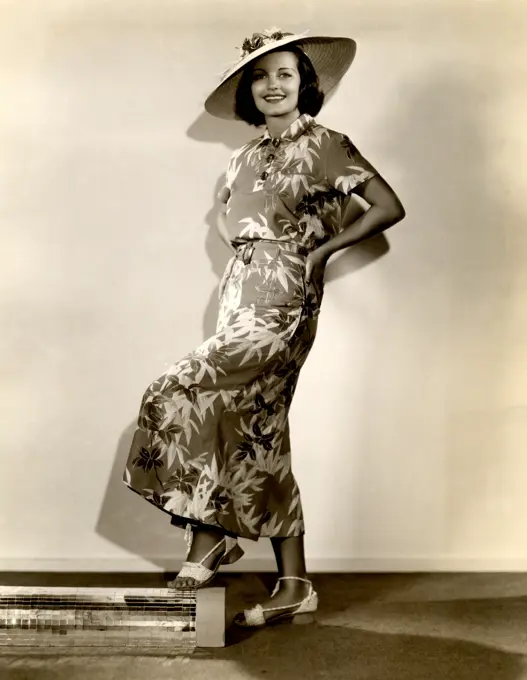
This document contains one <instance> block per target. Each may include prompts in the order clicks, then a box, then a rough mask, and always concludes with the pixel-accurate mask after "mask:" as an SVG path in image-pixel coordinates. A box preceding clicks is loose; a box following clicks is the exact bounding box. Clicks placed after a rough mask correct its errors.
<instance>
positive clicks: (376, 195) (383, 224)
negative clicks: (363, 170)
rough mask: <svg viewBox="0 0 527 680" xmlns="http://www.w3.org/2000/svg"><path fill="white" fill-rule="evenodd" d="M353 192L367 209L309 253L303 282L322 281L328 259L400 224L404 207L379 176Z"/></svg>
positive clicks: (360, 185) (403, 214)
mask: <svg viewBox="0 0 527 680" xmlns="http://www.w3.org/2000/svg"><path fill="white" fill-rule="evenodd" d="M354 193H356V194H358V195H359V196H360V197H361V198H363V199H364V200H365V201H366V203H369V205H370V207H369V208H368V210H366V212H365V213H363V214H362V215H361V216H360V217H358V218H357V219H355V220H354V221H353V222H351V224H348V225H346V226H345V227H344V229H343V230H342V231H341V232H340V233H339V234H337V236H334V237H333V238H332V239H330V240H329V241H326V243H324V244H322V245H321V246H319V247H318V248H317V249H316V250H314V251H313V252H312V253H310V254H309V256H308V259H307V262H306V281H307V282H309V281H310V280H311V279H313V280H315V281H323V279H324V270H325V268H326V264H327V261H328V260H329V258H330V257H331V256H332V255H333V254H334V253H336V252H337V251H339V250H342V249H343V248H348V247H349V246H353V245H355V244H356V243H359V241H364V240H365V239H367V238H370V237H371V236H374V235H375V234H380V233H381V232H383V231H385V230H386V229H388V228H389V227H391V226H393V225H394V224H397V222H400V221H401V220H402V219H403V218H404V216H405V215H406V213H405V210H404V207H403V205H402V203H401V201H400V200H399V198H398V196H397V195H396V193H395V192H394V190H393V189H392V188H391V187H390V185H389V184H388V183H387V182H386V181H385V180H384V179H383V178H382V177H380V176H379V175H375V176H374V177H372V178H371V179H369V180H367V181H366V182H364V183H362V184H359V185H358V186H357V187H355V189H354Z"/></svg>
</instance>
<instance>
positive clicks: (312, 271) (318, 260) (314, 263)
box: [306, 249, 328, 290]
mask: <svg viewBox="0 0 527 680" xmlns="http://www.w3.org/2000/svg"><path fill="white" fill-rule="evenodd" d="M327 262H328V257H327V255H325V254H324V253H322V252H321V251H320V249H318V250H313V251H312V252H311V253H309V255H308V256H307V258H306V284H307V285H309V284H310V283H311V281H312V282H313V284H314V286H315V288H318V289H319V290H321V289H322V286H323V285H324V271H325V269H326V264H327Z"/></svg>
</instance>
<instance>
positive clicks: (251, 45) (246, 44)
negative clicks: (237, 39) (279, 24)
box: [238, 28, 293, 59]
mask: <svg viewBox="0 0 527 680" xmlns="http://www.w3.org/2000/svg"><path fill="white" fill-rule="evenodd" d="M288 35H293V33H285V32H284V31H281V30H280V29H279V28H268V29H267V30H265V31H262V32H261V33H253V34H252V36H251V37H250V38H245V40H244V41H243V43H242V46H241V47H240V48H238V49H239V50H240V59H245V57H247V56H248V55H249V54H252V53H253V52H255V51H256V50H259V49H260V47H264V45H268V44H269V43H271V42H276V41H277V40H282V39H283V38H286V37H287V36H288Z"/></svg>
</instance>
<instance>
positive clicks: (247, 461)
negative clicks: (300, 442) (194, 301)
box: [123, 240, 322, 540]
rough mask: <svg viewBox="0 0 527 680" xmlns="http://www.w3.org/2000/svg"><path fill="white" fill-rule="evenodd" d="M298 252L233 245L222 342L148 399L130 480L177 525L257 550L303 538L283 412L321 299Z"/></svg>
mask: <svg viewBox="0 0 527 680" xmlns="http://www.w3.org/2000/svg"><path fill="white" fill-rule="evenodd" d="M306 254H307V253H306V252H305V251H304V250H303V249H302V248H301V247H299V246H298V245H296V244H295V243H294V242H288V241H286V242H283V241H265V240H257V241H250V242H245V243H243V244H240V245H238V247H237V249H236V254H235V255H233V257H232V258H231V259H230V261H229V262H228V264H227V267H226V270H225V273H224V275H223V279H222V281H221V284H220V289H219V298H220V302H219V315H218V323H217V328H216V333H215V335H213V336H212V337H210V338H209V339H208V340H206V341H205V342H203V344H202V345H201V346H199V347H198V348H197V349H195V350H194V351H193V352H191V353H190V354H188V355H187V356H185V357H183V358H182V359H181V360H180V361H178V362H177V363H175V364H174V365H173V366H171V367H170V368H169V369H168V370H167V371H166V372H165V373H163V375H161V376H160V377H159V378H157V380H155V381H154V382H153V383H152V384H151V385H149V387H148V388H147V390H146V392H145V394H144V396H143V399H142V403H141V407H140V412H139V418H138V423H137V429H136V431H135V435H134V439H133V442H132V447H131V451H130V454H129V457H128V460H127V463H126V466H125V470H124V475H123V481H124V483H125V484H126V485H127V486H128V487H129V488H130V489H132V490H133V491H135V492H137V493H138V494H140V495H141V496H143V497H144V498H145V499H146V500H147V501H149V502H150V503H152V504H154V505H155V506H157V507H158V508H159V509H161V510H163V511H165V512H167V513H169V514H170V515H171V521H172V524H174V525H176V526H181V527H185V526H188V524H201V525H206V526H208V527H209V528H215V529H218V530H221V531H222V532H224V533H226V534H228V535H232V536H240V537H242V538H249V539H253V540H257V539H258V538H259V537H260V536H268V537H274V536H281V537H286V536H299V535H302V534H303V533H304V519H303V514H302V504H301V500H300V492H299V489H298V485H297V483H296V481H295V477H294V475H293V472H292V469H291V449H290V439H289V421H288V413H289V407H290V405H291V400H292V398H293V394H294V392H295V389H296V385H297V380H298V376H299V371H300V369H301V367H302V365H303V364H304V362H305V360H306V358H307V356H308V353H309V351H310V349H311V347H312V344H313V341H314V339H315V334H316V326H317V318H318V314H319V309H320V302H321V298H322V291H321V290H318V287H317V289H315V287H314V285H313V284H310V285H309V286H307V285H306V282H305V260H306Z"/></svg>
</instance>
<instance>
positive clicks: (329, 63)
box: [205, 29, 357, 119]
mask: <svg viewBox="0 0 527 680" xmlns="http://www.w3.org/2000/svg"><path fill="white" fill-rule="evenodd" d="M293 44H294V45H295V46H297V47H299V48H301V49H302V50H303V52H304V53H305V54H306V56H307V57H308V58H309V60H310V61H311V63H312V64H313V67H314V69H315V71H316V73H317V76H318V80H319V85H320V89H321V90H322V92H323V93H324V94H325V95H327V94H329V92H331V90H333V88H334V87H335V86H336V85H337V83H338V82H339V81H340V79H341V78H342V76H343V75H344V74H345V73H346V71H347V70H348V69H349V67H350V66H351V63H352V61H353V59H354V57H355V52H356V50H357V43H356V42H355V41H354V40H352V39H351V38H334V37H330V36H322V35H316V36H308V35H307V31H306V32H305V33H285V32H283V31H280V30H279V29H270V30H267V31H263V32H262V33H254V34H253V35H252V37H251V38H246V39H245V40H244V41H243V44H242V46H241V48H240V56H239V59H238V60H237V62H236V63H234V64H233V65H232V66H230V67H229V68H228V69H227V71H225V73H223V76H222V79H221V82H220V84H219V85H218V86H217V87H216V88H215V90H214V91H213V92H212V93H211V94H210V95H209V96H208V97H207V99H206V101H205V109H206V111H208V112H209V113H210V114H211V115H213V116H216V118H226V119H236V118H237V116H236V113H235V108H236V89H237V87H238V85H239V82H240V79H241V76H242V72H243V69H244V68H245V67H246V66H247V64H250V63H251V62H252V61H254V60H255V59H259V58H260V57H262V56H263V55H264V54H267V52H271V51H272V50H276V49H279V48H281V47H284V48H287V47H288V46H292V45H293Z"/></svg>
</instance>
